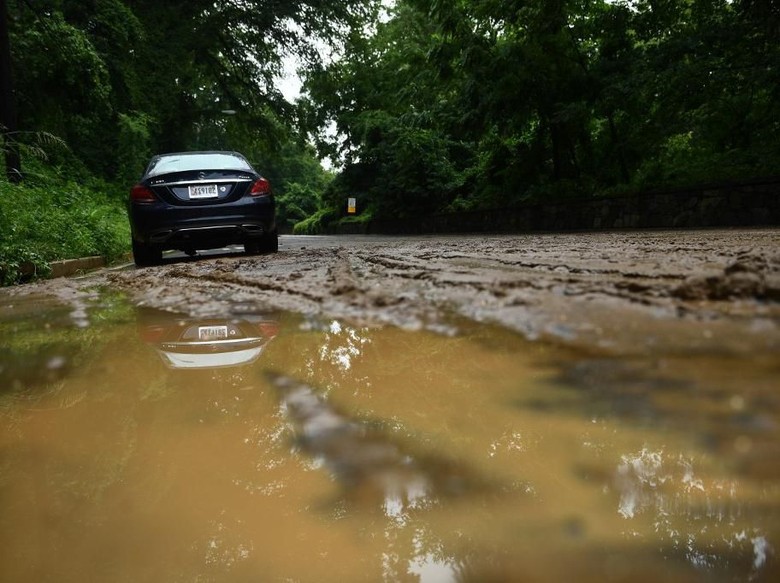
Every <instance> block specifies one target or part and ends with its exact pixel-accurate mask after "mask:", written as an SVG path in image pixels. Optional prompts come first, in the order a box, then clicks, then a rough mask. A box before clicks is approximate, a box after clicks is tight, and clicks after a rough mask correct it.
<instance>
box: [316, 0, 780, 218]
mask: <svg viewBox="0 0 780 583" xmlns="http://www.w3.org/2000/svg"><path fill="white" fill-rule="evenodd" d="M779 32H780V12H778V10H777V8H775V7H771V6H770V5H769V4H767V3H759V2H738V1H735V2H728V1H725V0H719V1H716V2H699V1H698V0H664V1H663V2H657V1H654V0H620V1H607V0H561V1H558V2H549V1H547V0H508V1H496V0H476V1H468V2H467V1H465V0H448V1H441V0H398V2H396V3H395V8H394V9H393V10H392V12H391V18H390V19H389V21H387V22H385V23H383V24H380V25H378V26H377V27H376V28H375V30H374V32H373V34H372V35H370V36H368V37H365V36H361V37H359V38H354V39H350V42H349V43H348V44H347V45H346V47H345V51H344V56H343V58H342V59H341V60H339V61H337V62H335V63H332V64H330V65H329V66H328V67H325V68H315V69H312V70H310V71H309V73H308V79H307V85H306V87H307V88H308V90H309V100H308V102H306V103H305V107H304V108H303V111H304V119H305V120H306V121H307V123H308V124H309V127H310V129H311V132H312V135H313V136H314V139H315V141H316V142H317V144H318V147H319V148H320V152H321V154H323V155H328V156H331V157H335V158H337V159H338V160H339V161H340V162H341V163H342V164H343V169H342V172H341V174H340V176H339V177H338V178H337V179H336V181H335V182H334V184H335V185H337V186H338V188H335V189H332V190H331V191H329V192H326V195H325V197H324V198H323V205H324V206H329V207H333V208H339V206H338V205H339V204H340V203H339V200H338V199H339V197H342V196H344V194H346V193H348V192H352V193H355V194H356V195H357V196H359V197H363V198H365V199H366V202H367V204H368V206H369V207H370V208H372V209H375V210H376V212H377V216H379V217H404V216H409V215H413V214H428V213H432V212H437V211H448V210H467V209H475V208H489V207H503V206H511V205H514V204H517V203H520V202H523V201H527V200H536V201H545V200H550V199H553V198H555V199H559V198H565V197H588V196H593V195H598V194H600V193H611V192H618V191H636V190H638V189H643V188H655V187H659V186H685V185H687V184H691V183H699V182H713V181H719V180H726V179H737V178H749V177H753V176H756V175H762V174H774V173H776V172H777V168H779V167H780V90H779V89H778V87H780V44H779V43H777V42H776V38H777V34H778V33H779ZM326 122H332V123H333V124H335V127H336V129H337V132H338V133H337V134H336V136H335V138H334V137H329V136H328V135H327V134H324V133H322V131H321V129H320V128H322V127H323V126H324V124H325V123H326ZM331 136H332V134H331Z"/></svg>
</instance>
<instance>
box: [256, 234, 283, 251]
mask: <svg viewBox="0 0 780 583" xmlns="http://www.w3.org/2000/svg"><path fill="white" fill-rule="evenodd" d="M260 251H262V252H263V253H276V252H277V251H279V233H277V232H276V231H274V232H273V233H269V234H268V235H264V236H263V238H262V239H260Z"/></svg>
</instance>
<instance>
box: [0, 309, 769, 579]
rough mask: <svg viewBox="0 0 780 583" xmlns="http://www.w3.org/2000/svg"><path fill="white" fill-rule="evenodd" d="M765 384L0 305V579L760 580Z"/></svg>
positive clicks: (369, 333) (676, 359)
mask: <svg viewBox="0 0 780 583" xmlns="http://www.w3.org/2000/svg"><path fill="white" fill-rule="evenodd" d="M778 381H780V364H779V363H778V358H777V354H776V353H774V354H756V355H752V356H750V357H746V356H745V355H733V354H730V353H719V354H713V353H701V352H699V353H680V352H674V353H669V354H664V353H663V351H659V353H657V354H654V355H653V356H647V357H636V356H632V357H624V358H620V357H614V356H604V355H602V354H599V353H598V352H593V353H587V352H583V351H576V352H575V351H572V350H571V349H567V348H564V347H561V346H556V345H553V344H547V343H541V342H529V341H527V340H524V339H523V338H521V337H520V336H518V335H516V334H514V333H511V332H508V331H505V330H503V329H499V328H491V327H487V326H479V325H476V324H471V323H468V322H463V321H457V322H455V323H453V325H452V326H451V327H442V329H441V330H439V331H438V332H437V333H434V332H430V331H427V332H409V331H402V330H398V329H395V328H358V327H354V326H350V325H349V324H348V323H346V322H342V321H312V320H307V319H306V318H302V317H300V316H293V315H289V314H267V313H257V312H254V311H253V310H251V309H244V308H243V307H242V306H234V309H233V312H232V314H231V315H230V316H229V317H228V318H225V319H210V320H200V321H198V320H192V319H190V318H187V317H184V316H178V315H175V314H167V313H163V312H155V311H151V310H139V309H135V308H133V307H132V306H130V305H129V304H128V303H127V302H125V301H124V300H123V299H122V298H121V297H117V296H114V295H110V294H107V295H102V296H97V297H96V298H94V299H93V300H92V301H90V302H82V303H79V304H77V305H75V306H74V305H71V306H62V305H58V304H56V303H53V302H52V301H49V300H45V299H38V300H30V299H20V298H11V297H2V296H0V420H1V422H0V580H2V581H9V582H10V581H423V582H438V581H564V580H573V579H575V578H576V579H577V580H579V581H605V580H614V581H619V580H629V579H630V580H632V581H636V580H643V581H650V580H653V581H655V580H659V579H660V580H665V581H678V580H679V581H689V580H708V581H748V580H778V579H777V578H776V577H777V575H778V556H777V553H778V550H780V457H779V455H780V434H779V433H778V428H779V425H778V423H779V422H780V395H779V394H778V387H779V386H780V384H779V383H778Z"/></svg>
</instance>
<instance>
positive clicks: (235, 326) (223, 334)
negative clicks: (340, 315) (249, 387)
mask: <svg viewBox="0 0 780 583" xmlns="http://www.w3.org/2000/svg"><path fill="white" fill-rule="evenodd" d="M138 326H139V335H140V336H141V339H142V340H143V341H144V342H146V343H147V344H151V345H152V346H154V348H155V349H156V350H157V353H158V354H159V355H160V358H162V360H163V362H164V363H165V364H166V365H168V366H169V367H171V368H176V369H199V368H222V367H229V366H241V365H246V364H251V363H252V362H254V361H256V360H257V359H258V358H259V357H260V355H261V354H262V353H263V350H265V347H266V346H267V345H268V342H270V341H271V340H272V339H273V338H274V337H275V336H276V335H277V334H278V332H279V323H278V322H277V321H276V320H275V319H273V318H271V317H269V316H268V315H261V314H247V315H241V316H237V317H232V318H191V317H188V316H185V315H182V314H172V313H169V312H163V311H160V310H147V309H144V310H141V311H140V313H139V315H138Z"/></svg>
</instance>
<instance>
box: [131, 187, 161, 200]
mask: <svg viewBox="0 0 780 583" xmlns="http://www.w3.org/2000/svg"><path fill="white" fill-rule="evenodd" d="M130 200H131V201H133V202H155V201H156V200H157V197H156V196H154V193H153V192H152V190H151V189H150V188H149V187H147V186H144V185H142V184H136V185H135V186H134V187H133V188H132V190H130Z"/></svg>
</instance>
